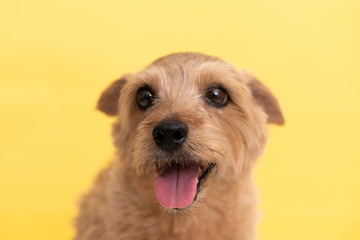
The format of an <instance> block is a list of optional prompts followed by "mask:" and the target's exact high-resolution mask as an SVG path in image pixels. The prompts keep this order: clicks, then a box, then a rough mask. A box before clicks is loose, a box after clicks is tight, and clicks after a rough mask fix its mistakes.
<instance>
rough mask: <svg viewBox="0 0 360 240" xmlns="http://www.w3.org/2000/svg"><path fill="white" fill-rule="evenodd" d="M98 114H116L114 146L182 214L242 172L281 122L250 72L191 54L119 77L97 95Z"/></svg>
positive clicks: (275, 105)
mask: <svg viewBox="0 0 360 240" xmlns="http://www.w3.org/2000/svg"><path fill="white" fill-rule="evenodd" d="M98 109H99V110H101V111H103V112H104V113H106V114H108V115H111V116H117V121H116V124H115V126H114V133H113V135H114V138H115V145H116V147H117V148H118V149H119V151H120V152H121V153H122V154H123V155H124V154H125V155H126V156H127V157H126V159H127V160H128V162H127V164H129V165H131V166H132V167H133V169H134V171H135V172H136V173H137V174H138V175H140V176H153V177H154V181H155V193H156V197H157V199H158V202H159V203H160V204H161V205H162V206H163V207H165V208H168V209H184V208H187V207H188V206H190V205H191V204H192V203H193V202H194V201H195V200H196V199H197V196H198V194H205V191H202V190H203V189H206V188H208V187H211V186H210V185H211V184H209V182H211V181H217V180H219V179H220V180H221V179H223V180H226V179H227V178H233V177H241V176H244V175H246V174H247V173H249V172H250V169H251V166H252V163H253V162H254V160H255V159H256V158H257V157H259V155H260V154H261V152H262V149H263V147H264V145H265V142H266V129H265V125H266V123H275V124H278V125H282V124H283V123H284V119H283V116H282V113H281V110H280V107H279V104H278V102H277V100H276V98H275V97H274V96H273V95H272V94H271V92H270V91H269V90H268V89H267V88H266V87H265V86H264V85H263V84H261V83H260V82H259V81H258V80H257V79H255V78H254V77H253V76H252V75H251V74H249V73H247V72H245V71H242V72H239V71H237V70H236V69H235V68H234V67H233V66H232V65H230V64H229V63H226V62H224V61H222V60H220V59H218V58H214V57H209V56H206V55H203V54H198V53H177V54H172V55H168V56H165V57H162V58H159V59H158V60H156V61H154V62H153V63H152V64H150V65H149V66H148V67H147V68H145V69H144V70H143V71H141V72H139V73H135V74H129V75H125V76H124V77H123V78H121V79H120V80H117V81H115V82H114V83H113V84H112V85H110V87H108V88H107V89H106V90H105V91H104V92H103V93H102V95H101V97H100V100H99V102H98ZM124 161H125V160H124ZM215 176H216V178H215ZM216 179H217V180H216ZM202 192H204V193H202Z"/></svg>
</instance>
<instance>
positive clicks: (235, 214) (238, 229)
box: [108, 161, 256, 239]
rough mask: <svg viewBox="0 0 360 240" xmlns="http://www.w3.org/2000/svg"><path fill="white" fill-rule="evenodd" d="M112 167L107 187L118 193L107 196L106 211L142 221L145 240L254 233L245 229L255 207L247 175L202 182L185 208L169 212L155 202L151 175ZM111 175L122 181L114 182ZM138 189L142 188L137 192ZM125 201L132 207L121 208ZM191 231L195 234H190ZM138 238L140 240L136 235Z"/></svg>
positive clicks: (122, 165)
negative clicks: (198, 190)
mask: <svg viewBox="0 0 360 240" xmlns="http://www.w3.org/2000/svg"><path fill="white" fill-rule="evenodd" d="M114 164H115V165H116V167H115V168H112V169H113V171H118V172H117V173H113V174H111V176H113V177H114V178H113V179H111V181H110V184H111V188H118V191H111V192H110V193H109V194H113V195H112V196H109V198H108V199H109V200H110V201H112V202H111V203H110V206H111V207H112V208H113V210H110V211H117V210H119V211H125V212H121V213H119V216H127V215H128V216H129V217H131V216H133V215H136V216H137V217H141V218H146V220H147V221H146V222H148V223H149V229H148V232H147V234H148V235H147V238H146V239H170V238H166V237H165V238H164V236H174V235H178V236H179V238H174V239H212V237H213V236H218V237H219V234H220V235H222V236H223V238H222V239H237V238H234V236H241V235H243V234H245V233H246V234H247V235H249V232H254V231H249V229H254V221H253V220H252V218H253V215H254V211H255V208H256V203H255V202H254V201H255V199H256V197H255V195H256V193H255V192H254V187H253V183H252V181H251V178H250V176H249V177H246V178H244V177H242V178H241V177H240V176H238V177H236V176H232V177H228V178H224V179H221V180H216V181H214V180H213V181H211V182H210V180H211V179H209V181H208V182H205V184H204V187H203V189H202V190H201V191H202V192H200V194H199V195H198V198H197V199H196V201H195V202H194V203H193V204H192V205H191V206H190V207H188V209H184V210H170V211H169V210H166V209H165V208H163V207H161V206H160V205H159V204H158V202H157V200H156V197H155V189H154V187H155V184H154V181H155V176H147V177H144V176H139V175H136V173H135V172H134V170H133V168H132V167H131V166H129V165H128V164H126V163H122V162H121V161H116V162H115V163H114ZM115 176H116V177H121V178H122V179H116V178H115ZM124 179H126V181H124ZM120 184H121V185H120ZM138 186H142V187H141V191H139V188H138ZM224 186H226V187H224ZM123 198H127V201H122V200H121V199H123ZM129 199H131V203H132V205H131V206H124V205H123V204H126V203H129ZM133 206H136V209H135V208H134V209H132V208H131V209H129V207H133ZM114 220H115V225H117V224H120V223H124V221H126V219H114ZM116 223H117V224H116ZM131 223H132V225H131V226H128V227H131V228H134V231H136V229H139V233H140V232H142V233H144V228H143V226H142V225H140V224H139V225H137V223H136V222H131ZM162 223H166V224H162ZM168 223H171V224H170V225H169V224H168ZM234 223H236V226H235V225H234ZM142 224H143V223H142ZM151 224H154V225H156V229H157V231H155V232H153V228H151V227H150V225H151ZM162 226H166V228H163V227H162ZM169 226H171V227H169ZM194 228H196V229H197V231H190V230H191V229H192V230H193V229H194ZM140 230H141V231H140ZM187 230H189V231H187ZM145 232H146V231H145ZM190 232H191V234H192V235H194V236H188V235H187V233H190ZM119 234H121V233H119ZM148 236H154V238H148ZM155 236H158V237H157V238H156V237H155ZM139 239H141V237H140V236H139ZM171 239H173V238H171ZM241 239H252V236H251V237H250V236H243V238H241Z"/></svg>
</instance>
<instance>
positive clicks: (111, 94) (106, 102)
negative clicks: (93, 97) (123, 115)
mask: <svg viewBox="0 0 360 240" xmlns="http://www.w3.org/2000/svg"><path fill="white" fill-rule="evenodd" d="M126 82H127V80H126V79H125V78H120V79H119V80H116V81H115V82H113V83H112V84H110V86H109V87H107V88H106V89H105V90H104V91H103V92H102V93H101V96H100V98H99V101H98V103H97V109H99V110H100V111H102V112H103V113H105V114H107V115H109V116H116V114H117V113H118V105H119V97H120V90H121V89H122V87H123V86H124V85H125V83H126Z"/></svg>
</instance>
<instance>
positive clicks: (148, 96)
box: [137, 87, 154, 110]
mask: <svg viewBox="0 0 360 240" xmlns="http://www.w3.org/2000/svg"><path fill="white" fill-rule="evenodd" d="M137 103H138V105H139V107H140V109H141V110H146V109H147V108H148V107H150V106H151V105H153V103H154V93H153V91H152V90H151V89H150V88H148V87H142V88H139V90H138V92H137Z"/></svg>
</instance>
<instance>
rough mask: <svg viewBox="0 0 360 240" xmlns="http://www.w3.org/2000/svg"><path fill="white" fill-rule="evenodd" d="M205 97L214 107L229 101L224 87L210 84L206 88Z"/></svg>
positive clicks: (224, 104) (222, 105) (221, 105)
mask: <svg viewBox="0 0 360 240" xmlns="http://www.w3.org/2000/svg"><path fill="white" fill-rule="evenodd" d="M205 99H206V101H207V103H209V104H210V105H212V106H214V107H224V106H226V105H227V104H228V102H229V95H228V93H227V92H226V90H225V89H224V88H222V87H220V86H211V87H209V88H208V89H207V90H206V93H205Z"/></svg>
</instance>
